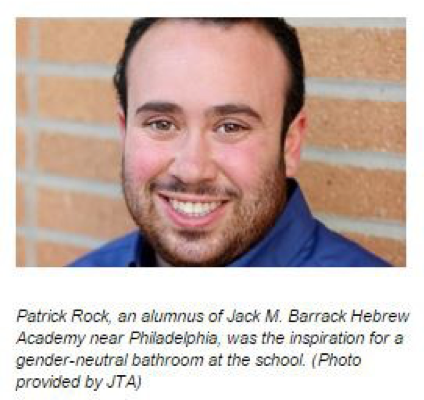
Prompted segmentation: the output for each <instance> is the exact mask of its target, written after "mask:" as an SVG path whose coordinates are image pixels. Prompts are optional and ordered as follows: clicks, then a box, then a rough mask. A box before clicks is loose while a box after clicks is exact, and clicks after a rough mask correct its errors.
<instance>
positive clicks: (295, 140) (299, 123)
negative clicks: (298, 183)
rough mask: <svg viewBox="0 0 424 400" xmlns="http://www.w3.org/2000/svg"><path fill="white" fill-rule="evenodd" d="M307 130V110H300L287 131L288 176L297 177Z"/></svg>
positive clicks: (286, 155) (285, 149)
mask: <svg viewBox="0 0 424 400" xmlns="http://www.w3.org/2000/svg"><path fill="white" fill-rule="evenodd" d="M306 128H307V118H306V113H305V110H304V109H302V110H300V112H299V114H297V116H296V118H295V119H294V120H293V121H292V123H291V124H290V126H289V129H288V131H287V135H286V140H285V142H284V161H285V165H286V176H287V177H288V178H292V177H293V176H295V174H296V172H297V169H298V167H299V163H300V155H301V150H302V144H303V139H304V136H305V133H306Z"/></svg>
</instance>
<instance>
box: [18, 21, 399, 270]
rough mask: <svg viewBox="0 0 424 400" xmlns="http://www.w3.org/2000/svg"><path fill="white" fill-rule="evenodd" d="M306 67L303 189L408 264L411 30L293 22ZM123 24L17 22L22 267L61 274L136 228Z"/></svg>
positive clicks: (348, 227)
mask: <svg viewBox="0 0 424 400" xmlns="http://www.w3.org/2000/svg"><path fill="white" fill-rule="evenodd" d="M289 20H290V22H292V23H293V24H295V25H297V26H298V27H299V34H300V38H301V43H302V46H303V50H304V54H305V59H306V66H307V75H308V78H307V91H308V101H307V108H308V109H309V111H310V127H309V133H308V140H307V146H306V148H305V151H304V157H303V158H304V161H303V165H302V168H301V170H300V174H299V179H300V181H301V184H302V186H303V187H304V190H305V192H306V195H307V197H308V199H309V201H310V203H311V205H312V208H313V211H314V212H315V214H316V215H317V216H318V217H320V218H321V219H322V220H323V221H324V222H325V223H326V224H327V225H329V226H330V227H332V228H333V229H336V230H338V231H339V232H342V233H343V234H345V235H346V236H348V237H351V238H353V239H354V240H356V241H358V242H360V243H362V244H363V245H364V246H366V247H368V248H369V249H371V250H372V251H374V252H376V253H378V254H380V255H381V256H383V257H385V258H386V259H388V260H390V261H391V262H392V263H394V264H395V265H399V266H402V265H405V185H406V183H405V147H406V146H405V142H406V140H405V139H406V137H405V136H406V132H405V114H406V105H405V76H406V72H405V70H406V66H405V41H406V31H405V21H404V20H403V19H393V18H388V19H377V18H371V19H366V18H359V19H358V18H357V19H331V18H328V19H327V18H325V19H303V18H300V19H289ZM128 25H129V21H128V20H119V19H38V20H36V19H18V20H17V24H16V30H17V44H16V46H17V77H16V88H17V104H16V107H17V129H16V145H17V185H16V194H17V215H16V221H17V222H16V223H17V264H18V265H19V266H35V265H39V266H61V265H64V264H66V263H68V262H70V261H71V260H72V259H74V258H75V257H77V256H79V255H81V254H82V253H84V252H85V251H87V250H89V249H90V248H93V247H95V246H98V245H100V244H101V243H103V242H104V241H107V240H108V239H111V238H113V237H115V236H117V235H120V234H122V233H124V232H126V231H128V230H129V229H132V227H133V224H132V222H131V221H130V218H129V217H128V215H127V211H126V209H125V206H124V203H123V200H122V196H121V192H120V185H119V169H120V154H119V147H120V146H119V138H118V133H117V129H116V125H115V103H114V101H115V95H114V92H113V87H112V84H111V76H112V74H113V72H114V64H115V62H116V60H117V57H118V55H119V54H120V51H121V50H122V46H123V40H124V37H125V34H126V30H127V28H128Z"/></svg>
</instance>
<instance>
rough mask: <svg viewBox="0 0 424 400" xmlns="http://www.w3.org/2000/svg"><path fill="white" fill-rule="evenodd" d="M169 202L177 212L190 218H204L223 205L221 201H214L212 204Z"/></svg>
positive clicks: (171, 200) (172, 200)
mask: <svg viewBox="0 0 424 400" xmlns="http://www.w3.org/2000/svg"><path fill="white" fill-rule="evenodd" d="M169 202H170V204H171V206H172V208H173V209H174V210H175V211H177V212H179V213H181V214H184V215H188V216H190V217H204V216H205V215H207V214H210V213H211V212H212V211H215V210H216V209H217V208H218V207H219V206H220V205H221V202H219V201H213V202H210V203H199V202H196V203H193V202H191V201H178V200H174V199H170V200H169Z"/></svg>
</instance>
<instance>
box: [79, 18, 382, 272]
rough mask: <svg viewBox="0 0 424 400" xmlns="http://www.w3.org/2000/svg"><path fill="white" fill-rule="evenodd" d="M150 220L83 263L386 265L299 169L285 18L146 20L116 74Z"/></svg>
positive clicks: (296, 106)
mask: <svg viewBox="0 0 424 400" xmlns="http://www.w3.org/2000/svg"><path fill="white" fill-rule="evenodd" d="M114 83H115V87H116V89H117V93H118V98H119V105H120V107H119V126H120V132H121V137H122V148H123V157H122V186H123V191H124V194H125V200H126V203H127V206H128V210H129V212H130V214H131V216H132V217H133V219H134V222H135V223H136V225H137V226H138V227H139V230H138V231H137V232H134V233H131V234H129V235H127V236H125V237H124V238H120V239H118V240H116V241H114V242H111V243H109V244H107V245H105V246H104V247H102V248H101V249H99V250H96V251H94V252H92V253H90V254H88V255H87V256H85V257H83V258H82V259H80V260H78V261H76V262H75V264H74V265H75V266H240V267H241V266H258V267H260V266H265V267H267V266H269V267H295V266H306V267H318V266H331V267H333V266H336V267H346V266H358V267H363V266H366V267H369V266H383V265H386V263H385V262H384V261H382V260H380V259H378V258H377V257H375V256H374V255H372V254H370V253H369V252H367V251H366V250H364V249H362V248H360V247H359V246H358V245H356V244H354V243H352V242H350V241H348V240H346V239H344V238H343V237H341V236H339V235H337V234H335V233H333V232H331V231H329V230H328V229H327V228H326V227H324V226H323V225H322V224H321V223H320V222H318V221H317V220H315V219H314V218H313V217H312V215H311V213H310V211H309V209H308V206H307V204H306V202H305V200H304V198H303V195H302V193H301V190H300V188H299V186H298V185H297V183H296V181H295V180H294V179H293V177H294V175H295V172H296V169H297V166H298V164H299V159H300V151H301V145H302V139H303V137H304V133H305V128H306V115H305V113H304V110H303V104H304V67H303V59H302V54H301V51H300V46H299V41H298V38H297V35H296V31H295V30H294V29H293V28H292V27H290V26H289V25H288V24H286V22H285V21H284V20H283V19H276V18H268V19H224V18H213V19H207V18H204V19H139V20H136V21H134V23H133V25H132V27H131V29H130V32H129V34H128V37H127V40H126V43H125V49H124V52H123V55H122V57H121V59H120V61H119V63H118V66H117V72H116V74H115V78H114Z"/></svg>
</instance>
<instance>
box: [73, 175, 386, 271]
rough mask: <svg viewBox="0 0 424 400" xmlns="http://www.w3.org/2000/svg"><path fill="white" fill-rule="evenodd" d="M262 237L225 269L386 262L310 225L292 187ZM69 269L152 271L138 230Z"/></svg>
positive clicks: (300, 198) (149, 252)
mask: <svg viewBox="0 0 424 400" xmlns="http://www.w3.org/2000/svg"><path fill="white" fill-rule="evenodd" d="M289 186H291V190H290V194H289V200H288V202H287V203H286V205H285V207H284V210H283V211H282V213H281V214H280V216H279V218H278V219H277V221H276V223H275V225H274V226H273V227H272V228H271V229H270V230H269V232H268V234H267V235H266V236H265V237H264V238H263V239H262V240H260V241H259V242H258V243H256V244H255V245H253V246H252V247H251V248H250V249H249V250H248V251H247V252H246V253H244V254H242V255H241V256H240V257H239V258H237V259H235V260H234V261H233V262H231V264H230V265H228V266H229V267H385V266H389V264H388V263H387V262H385V261H384V260H382V259H380V258H378V257H377V256H375V255H374V254H372V253H370V252H369V251H367V250H365V249H363V248H362V247H360V246H359V245H357V244H356V243H354V242H352V241H350V240H348V239H346V238H344V237H343V236H341V235H339V234H337V233H335V232H332V231H331V230H329V229H328V228H326V227H325V226H324V225H323V224H322V223H321V222H319V221H318V220H316V219H315V218H314V217H313V216H312V214H311V212H310V210H309V207H308V205H307V203H306V201H305V198H304V197H303V194H302V191H301V190H300V188H299V186H298V185H297V183H296V182H295V181H293V180H290V181H289ZM71 266H74V267H154V266H156V261H155V253H154V250H153V249H152V247H151V246H150V244H149V243H148V241H147V240H146V239H145V238H143V236H142V235H141V234H140V232H139V231H136V232H132V233H130V234H128V235H126V236H124V237H121V238H119V239H117V240H114V241H112V242H110V243H108V244H106V245H104V246H102V247H101V248H99V249H97V250H95V251H93V252H91V253H89V254H87V255H85V256H83V257H82V258H80V259H78V260H77V261H75V262H74V263H73V264H72V265H71Z"/></svg>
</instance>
